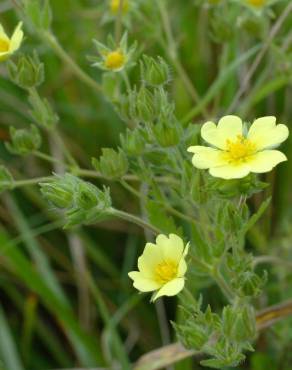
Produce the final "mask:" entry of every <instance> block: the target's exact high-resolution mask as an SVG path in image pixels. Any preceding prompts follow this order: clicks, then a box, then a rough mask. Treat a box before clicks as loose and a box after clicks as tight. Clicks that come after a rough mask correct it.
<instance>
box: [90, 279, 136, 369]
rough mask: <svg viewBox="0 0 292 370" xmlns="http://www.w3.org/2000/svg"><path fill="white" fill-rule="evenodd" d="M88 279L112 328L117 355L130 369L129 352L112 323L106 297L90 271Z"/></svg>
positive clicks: (95, 299) (98, 305) (103, 315)
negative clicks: (104, 297) (105, 300)
mask: <svg viewBox="0 0 292 370" xmlns="http://www.w3.org/2000/svg"><path fill="white" fill-rule="evenodd" d="M86 280H87V282H88V285H89V288H90V290H91V293H92V296H93V298H94V301H95V303H96V305H97V307H98V310H99V313H100V315H101V317H102V320H103V321H104V323H105V325H106V327H110V328H111V332H112V344H113V347H114V351H115V355H116V356H117V357H118V359H119V361H120V365H122V368H123V369H125V370H130V369H131V366H130V362H129V359H128V356H127V353H126V351H125V346H124V344H123V343H122V341H121V338H120V337H119V334H118V332H117V330H116V327H115V325H112V324H111V321H112V317H111V315H110V313H109V311H108V309H107V307H106V304H105V302H104V299H103V297H102V294H101V291H100V289H99V287H98V285H97V284H96V282H94V281H93V279H92V277H91V275H90V274H89V273H88V274H87V276H86Z"/></svg>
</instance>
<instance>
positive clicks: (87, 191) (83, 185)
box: [76, 181, 98, 210]
mask: <svg viewBox="0 0 292 370" xmlns="http://www.w3.org/2000/svg"><path fill="white" fill-rule="evenodd" d="M97 191H98V189H97V188H96V186H94V185H93V184H91V183H89V182H85V181H82V182H80V184H79V185H78V188H77V191H76V206H77V207H79V208H82V209H85V210H88V209H90V208H93V207H95V206H96V205H97V202H98V201H97Z"/></svg>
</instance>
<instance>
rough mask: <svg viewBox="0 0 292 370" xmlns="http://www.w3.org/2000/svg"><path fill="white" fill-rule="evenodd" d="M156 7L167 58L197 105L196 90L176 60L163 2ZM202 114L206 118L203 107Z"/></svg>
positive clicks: (174, 46) (174, 45)
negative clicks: (159, 16)
mask: <svg viewBox="0 0 292 370" xmlns="http://www.w3.org/2000/svg"><path fill="white" fill-rule="evenodd" d="M157 5H158V7H159V11H160V14H161V19H162V24H163V29H164V32H165V35H166V38H167V43H168V45H167V48H166V50H167V52H168V54H169V57H170V59H171V61H172V63H173V65H174V67H175V69H176V71H177V73H178V75H179V76H180V78H181V80H182V82H183V83H184V85H185V88H186V90H187V92H188V93H189V94H190V96H191V97H192V99H193V101H194V102H195V103H198V102H200V97H199V94H198V92H197V90H196V88H195V87H194V85H193V83H192V81H191V80H190V78H189V76H188V74H187V72H186V71H185V69H184V67H183V65H182V63H181V61H180V60H179V58H178V53H177V47H176V43H175V40H174V37H173V34H172V30H171V25H170V20H169V16H168V12H167V10H166V8H165V5H164V2H163V0H161V1H158V2H157ZM202 114H203V115H204V117H205V118H207V117H208V112H207V111H206V110H205V108H204V107H203V109H202Z"/></svg>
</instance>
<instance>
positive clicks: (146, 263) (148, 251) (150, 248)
mask: <svg viewBox="0 0 292 370" xmlns="http://www.w3.org/2000/svg"><path fill="white" fill-rule="evenodd" d="M163 258H164V255H163V251H162V249H161V248H159V247H158V246H157V245H156V244H153V243H147V244H146V246H145V249H144V252H143V254H142V256H140V257H139V258H138V268H139V271H141V273H142V274H143V276H144V277H148V278H151V277H153V276H154V270H155V267H156V266H157V265H158V264H159V263H161V261H163Z"/></svg>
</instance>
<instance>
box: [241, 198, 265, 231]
mask: <svg viewBox="0 0 292 370" xmlns="http://www.w3.org/2000/svg"><path fill="white" fill-rule="evenodd" d="M271 199H272V198H271V197H269V198H268V199H266V200H265V201H264V202H263V203H262V204H261V206H260V208H259V209H258V211H257V212H256V213H255V214H253V215H252V216H251V217H250V219H249V220H248V221H247V222H246V224H245V225H244V226H243V228H242V230H241V234H242V235H244V234H246V233H247V232H248V230H250V229H251V228H252V227H253V226H254V225H255V224H256V223H257V221H258V220H259V219H260V218H261V216H262V215H263V214H264V213H265V211H266V210H267V208H268V206H269V205H270V202H271Z"/></svg>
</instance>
